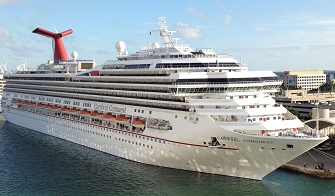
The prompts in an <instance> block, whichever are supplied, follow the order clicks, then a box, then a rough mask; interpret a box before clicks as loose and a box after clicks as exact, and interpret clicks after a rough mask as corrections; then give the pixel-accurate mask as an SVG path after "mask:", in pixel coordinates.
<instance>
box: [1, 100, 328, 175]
mask: <svg viewBox="0 0 335 196" xmlns="http://www.w3.org/2000/svg"><path fill="white" fill-rule="evenodd" d="M3 115H4V117H5V118H6V119H7V120H8V121H9V122H11V123H13V124H16V125H19V126H22V127H26V128H29V129H32V130H35V131H38V132H41V133H44V134H48V135H51V136H54V137H57V138H60V139H64V140H67V141H70V142H73V143H76V144H80V145H83V146H86V147H90V148H93V149H96V150H99V151H103V152H106V153H109V154H112V155H115V156H118V157H122V158H125V159H129V160H132V161H137V162H141V163H146V164H150V165H156V166H163V167H168V168H176V169H182V170H190V171H197V172H205V173H213V174H219V175H227V176H235V177H243V178H250V179H256V180H261V179H262V178H263V177H264V176H265V175H267V174H268V173H270V172H272V171H273V170H275V169H276V168H278V167H280V166H281V165H283V164H285V163H287V162H288V161H290V160H291V159H293V158H295V157H296V156H298V155H300V154H302V153H304V152H305V151H306V150H308V149H310V148H312V147H314V146H315V145H317V144H319V143H320V142H322V141H324V138H323V139H321V138H311V139H309V140H306V139H303V140H304V141H303V142H299V139H296V138H295V139H293V138H287V139H284V138H282V137H281V138H280V139H278V138H276V137H267V136H261V137H254V136H247V135H243V134H238V133H236V132H227V131H224V130H222V128H217V130H213V132H214V133H215V132H217V134H218V136H219V135H224V136H223V137H221V139H223V140H220V142H222V143H227V144H228V146H230V145H229V143H234V144H235V147H234V148H223V147H219V148H216V147H208V146H207V145H199V144H195V143H192V142H184V139H185V138H183V137H185V135H184V136H183V135H174V136H173V137H174V138H173V139H166V138H165V139H164V138H163V137H159V134H157V137H156V136H155V137H153V136H148V135H146V134H145V133H146V131H145V132H144V133H143V134H137V133H134V132H129V131H125V130H120V129H113V128H110V127H105V126H101V125H93V124H88V123H84V122H80V121H76V120H71V119H65V118H61V117H55V116H47V115H44V114H39V113H35V112H29V111H24V110H21V109H17V108H12V107H8V106H6V107H5V110H4V113H3ZM182 128H183V129H184V130H183V131H184V133H185V132H186V133H192V132H194V133H195V135H199V133H198V132H201V131H202V132H204V131H205V130H206V131H207V130H208V132H211V131H210V130H209V129H208V128H211V125H210V124H209V126H207V127H204V126H203V125H202V124H198V125H196V126H193V127H192V126H190V125H185V126H182ZM206 131H205V135H208V134H206ZM147 132H148V131H147ZM211 135H212V134H211ZM187 137H189V138H190V137H192V135H188V136H187ZM207 138H209V135H208V136H207ZM218 138H219V139H220V136H219V137H218ZM229 140H232V141H229ZM287 144H290V145H293V146H294V147H293V148H287Z"/></svg>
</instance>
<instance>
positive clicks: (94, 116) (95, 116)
mask: <svg viewBox="0 0 335 196" xmlns="http://www.w3.org/2000/svg"><path fill="white" fill-rule="evenodd" d="M90 116H91V117H92V118H100V117H101V114H100V113H99V112H96V111H93V112H91V114H90Z"/></svg>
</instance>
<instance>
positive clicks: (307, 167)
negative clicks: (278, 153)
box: [280, 144, 335, 179]
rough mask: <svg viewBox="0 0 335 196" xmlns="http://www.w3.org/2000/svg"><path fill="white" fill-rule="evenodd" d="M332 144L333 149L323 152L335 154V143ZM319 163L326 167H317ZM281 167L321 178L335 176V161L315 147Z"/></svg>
mask: <svg viewBox="0 0 335 196" xmlns="http://www.w3.org/2000/svg"><path fill="white" fill-rule="evenodd" d="M331 146H332V150H330V151H323V152H326V153H328V154H331V155H333V156H335V149H334V148H335V145H334V144H331ZM318 164H323V166H324V168H323V169H319V168H318V167H317V166H318ZM280 168H282V169H288V170H291V171H295V172H300V173H304V174H307V175H310V176H315V177H319V178H328V179H329V178H335V161H334V160H332V159H330V158H328V157H326V156H324V155H322V154H321V153H319V152H317V151H315V150H313V149H311V150H309V151H307V152H305V153H304V154H302V155H300V156H298V157H297V158H295V159H293V160H292V161H290V162H288V163H287V164H285V165H282V166H281V167H280Z"/></svg>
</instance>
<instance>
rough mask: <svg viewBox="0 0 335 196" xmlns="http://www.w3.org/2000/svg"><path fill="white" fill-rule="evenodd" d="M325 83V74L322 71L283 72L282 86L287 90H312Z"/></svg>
mask: <svg viewBox="0 0 335 196" xmlns="http://www.w3.org/2000/svg"><path fill="white" fill-rule="evenodd" d="M324 83H326V74H325V73H324V71H322V70H310V71H285V72H284V78H283V85H284V87H287V88H290V87H291V88H292V87H293V88H296V89H305V90H312V89H316V88H318V87H320V86H321V85H322V84H324Z"/></svg>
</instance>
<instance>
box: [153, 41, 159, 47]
mask: <svg viewBox="0 0 335 196" xmlns="http://www.w3.org/2000/svg"><path fill="white" fill-rule="evenodd" d="M151 46H152V48H159V43H157V42H155V43H153V44H152V45H151Z"/></svg>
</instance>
